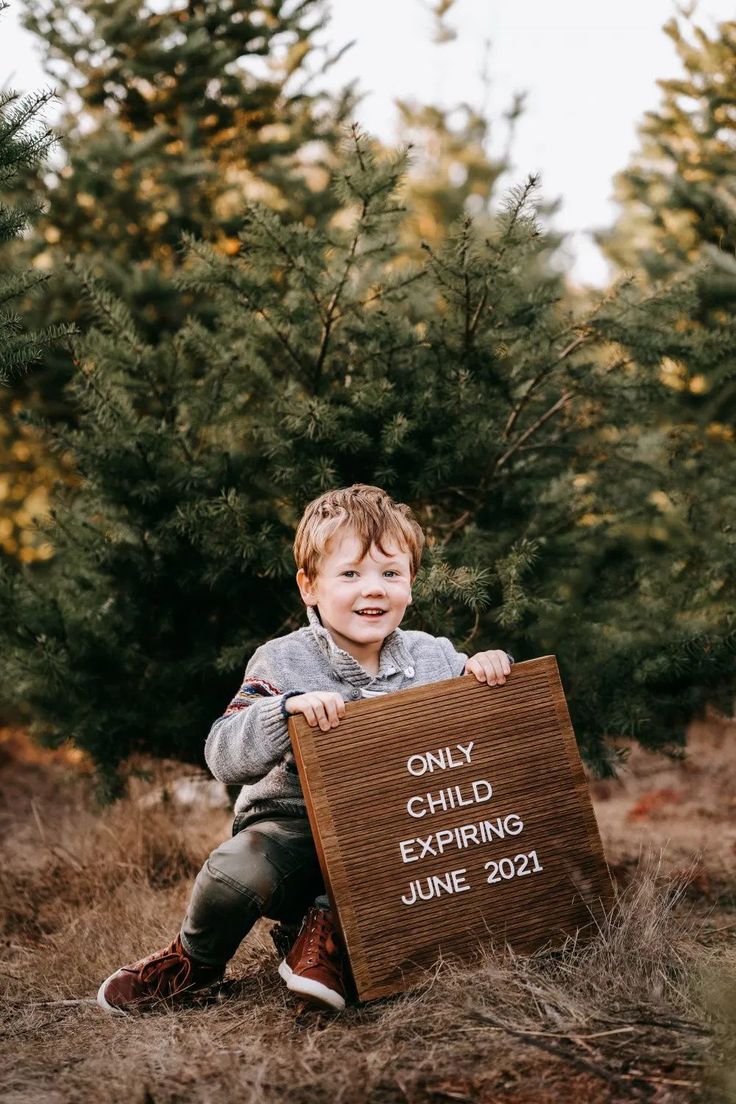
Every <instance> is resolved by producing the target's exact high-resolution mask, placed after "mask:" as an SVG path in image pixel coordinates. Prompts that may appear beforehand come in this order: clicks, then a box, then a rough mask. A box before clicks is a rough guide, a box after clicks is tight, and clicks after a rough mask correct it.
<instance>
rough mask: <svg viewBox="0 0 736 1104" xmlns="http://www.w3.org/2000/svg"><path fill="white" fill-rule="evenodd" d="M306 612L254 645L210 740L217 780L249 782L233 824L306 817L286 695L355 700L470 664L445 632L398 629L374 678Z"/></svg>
mask: <svg viewBox="0 0 736 1104" xmlns="http://www.w3.org/2000/svg"><path fill="white" fill-rule="evenodd" d="M307 615H308V618H309V624H308V625H305V626H304V628H301V629H298V630H297V631H296V632H293V633H289V635H288V636H280V637H277V638H276V639H275V640H269V641H268V642H267V643H266V644H263V645H262V646H261V647H260V648H257V649H256V651H255V652H254V653H253V656H252V658H251V660H250V662H249V663H248V666H247V667H246V669H245V676H244V679H243V684H242V686H241V687H240V689H239V691H238V693H237V694H236V695H235V697H234V698H233V700H232V702H231V703H230V705H229V706H228V708H227V709H226V711H225V713H224V715H223V716H222V717H220V718H219V719H218V720H216V721H215V723H214V724H213V725H212V728H211V729H210V733H209V736H208V737H207V743H206V745H205V758H206V760H207V764H208V766H209V768H210V770H211V771H212V773H213V774H214V776H215V778H218V779H219V780H220V781H221V782H227V783H241V782H242V783H246V785H244V786H243V788H242V790H241V791H240V795H239V796H238V800H237V801H236V803H235V817H236V825H238V824H240V823H243V822H244V820H245V819H246V818H247V817H248V816H249V815H250V814H252V813H262V812H280V813H289V814H292V815H301V816H305V815H306V813H305V808H304V798H303V796H302V791H301V787H300V785H299V776H298V774H297V770H296V764H295V763H294V756H293V754H292V752H291V745H290V742H289V732H288V727H287V726H288V717H287V715H286V714H285V711H284V702H285V700H286V697H287V696H288V695H289V693H293V692H295V691H297V692H300V693H306V692H307V691H309V690H324V691H333V692H335V693H337V694H340V695H342V697H343V698H344V700H345V701H356V700H357V699H359V698H363V697H374V696H377V695H379V694H391V693H393V692H394V691H395V690H406V689H409V688H410V687H412V686H422V685H423V684H424V683H427V682H438V681H439V680H440V679H448V678H454V677H456V676H457V675H461V674H462V673H463V671H464V669H465V664H466V662H467V659H468V657H467V656H466V655H464V654H463V653H462V652H456V651H455V649H454V648H453V646H452V644H451V643H450V641H449V640H448V639H447V638H446V637H444V636H440V637H436V636H430V635H429V633H425V632H416V631H408V630H407V631H404V630H402V629H395V630H394V631H393V632H392V633H390V634H389V635H388V636H387V637H386V639H385V640H384V642H383V646H382V648H381V656H380V663H379V669H378V674H377V675H376V676H373V675H370V674H369V673H368V672H367V671H366V670H365V668H363V667H362V666H361V665H360V663H358V661H357V659H354V658H353V656H351V655H350V654H349V653H348V652H344V651H343V650H342V649H341V648H338V647H337V645H336V644H335V643H334V641H333V639H332V637H331V636H330V634H329V633H328V631H327V630H326V629H325V628H323V626H322V624H321V622H320V620H319V618H318V616H317V614H316V613H315V612H314V610H313V609H312V608H311V607H310V608H308V609H307Z"/></svg>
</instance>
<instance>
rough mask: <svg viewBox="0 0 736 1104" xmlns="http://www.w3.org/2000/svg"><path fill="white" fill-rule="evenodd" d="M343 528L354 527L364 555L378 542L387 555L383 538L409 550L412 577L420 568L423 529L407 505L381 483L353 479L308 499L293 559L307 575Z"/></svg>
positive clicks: (295, 542) (311, 574)
mask: <svg viewBox="0 0 736 1104" xmlns="http://www.w3.org/2000/svg"><path fill="white" fill-rule="evenodd" d="M340 529H351V530H352V531H353V532H354V533H355V535H356V537H357V538H358V540H359V541H360V542H361V556H365V555H366V554H367V553H368V551H369V550H370V548H371V547H372V546H373V545H374V544H375V545H376V547H377V548H379V549H380V550H381V552H383V554H384V555H387V554H388V552H387V549H386V548H385V546H384V542H385V543H388V544H390V545H394V546H396V547H398V548H400V549H402V550H403V551H406V552H408V553H409V559H410V561H411V575H412V578H414V576H415V575H416V573H417V571H418V570H419V562H420V560H421V558H422V549H423V548H424V533H423V532H422V529H421V526H420V525H419V523H418V522H417V521H416V519H415V517H414V515H413V514H412V512H411V510H410V509H409V507H408V506H405V505H404V504H403V502H394V500H393V499H392V498H391V496H390V495H388V494H386V492H385V491H382V490H381V488H380V487H369V486H368V485H367V484H366V483H354V484H353V486H352V487H342V488H340V490H337V491H327V492H326V493H325V494H322V495H320V496H319V498H315V499H314V500H313V501H312V502H310V503H309V505H308V506H307V508H306V509H305V511H304V513H303V514H302V519H301V521H300V522H299V528H298V529H297V531H296V539H295V541H294V559H295V560H296V566H297V567H298V568H301V569H302V570H303V571H304V573H305V575H306V576H307V578H309V579H314V578H315V576H316V574H317V568H318V561H319V559H320V557H321V556H323V555H324V552H325V549H326V548H327V545H328V543H329V541H330V540H331V539H332V537H334V535H335V533H337V532H338V530H340Z"/></svg>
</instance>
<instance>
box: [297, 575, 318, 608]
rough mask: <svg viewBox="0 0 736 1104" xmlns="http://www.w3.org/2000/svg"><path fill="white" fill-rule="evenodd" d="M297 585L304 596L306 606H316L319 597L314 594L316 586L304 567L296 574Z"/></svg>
mask: <svg viewBox="0 0 736 1104" xmlns="http://www.w3.org/2000/svg"><path fill="white" fill-rule="evenodd" d="M296 585H297V586H298V587H299V593H300V594H301V596H302V601H303V602H304V605H305V606H316V605H317V596H316V594H315V592H314V586H313V585H312V581H311V579H310V578H309V576H308V575H307V573H306V571H305V570H304V568H303V567H300V568H299V570H298V571H297V573H296Z"/></svg>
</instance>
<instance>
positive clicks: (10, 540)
mask: <svg viewBox="0 0 736 1104" xmlns="http://www.w3.org/2000/svg"><path fill="white" fill-rule="evenodd" d="M5 6H6V5H4V4H0V14H1V13H2V11H3V9H4V8H5ZM52 98H53V95H52V93H51V92H50V91H44V92H36V93H31V94H29V95H24V96H22V95H21V94H20V93H18V92H14V91H12V90H5V91H2V92H0V246H2V249H3V264H2V266H1V269H0V388H1V389H2V390H0V401H1V402H2V404H3V414H2V415H0V471H2V473H3V474H2V476H1V477H0V507H1V509H0V557H2V556H3V555H7V554H11V555H18V556H19V557H20V558H21V559H25V558H30V557H29V553H30V549H31V544H32V543H33V537H32V536H31V535H30V534H20V533H19V531H18V529H15V531H14V523H21V522H25V523H27V522H28V521H29V520H30V517H29V515H27V514H25V513H24V512H23V504H24V501H25V499H26V495H27V491H28V487H29V485H30V486H32V485H33V484H34V482H35V480H36V479H37V477H38V476H37V473H35V472H32V470H31V467H32V464H31V461H32V460H33V453H32V450H31V449H30V447H29V446H27V445H26V444H25V442H22V441H20V440H18V439H17V437H16V435H15V432H14V427H12V426H11V423H10V418H11V417H12V415H13V413H14V410H13V392H12V390H11V384H12V385H14V386H17V381H18V380H19V379H22V378H23V377H24V375H25V374H26V373H27V372H28V370H29V369H30V368H31V367H32V366H34V365H36V364H37V363H38V362H39V360H40V359H41V357H42V355H43V354H44V353H45V352H46V351H47V350H49V349H50V348H54V347H57V346H59V345H60V344H61V341H62V339H63V338H64V337H65V335H66V334H67V333H68V331H69V327H67V326H64V325H54V326H48V325H44V326H35V327H34V326H33V323H32V321H31V320H29V319H28V317H27V316H28V314H29V311H28V301H29V299H37V300H38V299H40V298H41V296H40V291H41V289H42V288H43V289H44V290H45V291H48V279H49V274H48V273H47V272H44V271H42V270H39V269H38V268H31V267H30V266H28V265H25V266H20V265H16V264H14V263H13V256H12V254H11V247H12V244H13V243H14V242H17V241H18V240H19V238H20V237H21V236H22V235H23V234H24V233H25V232H26V231H27V229H28V226H29V223H30V221H31V220H32V219H33V218H36V217H37V216H38V214H39V208H38V205H37V204H34V203H31V202H29V201H28V199H27V193H28V183H29V179H30V177H31V176H32V175H33V174H34V173H35V172H36V171H37V168H38V166H39V165H40V164H41V163H42V162H43V161H44V159H45V157H46V155H47V154H48V152H49V149H50V147H51V146H52V144H53V142H54V140H55V139H54V136H53V134H52V132H51V130H50V129H49V127H48V126H47V125H46V123H45V120H44V112H45V109H46V108H47V107H48V105H49V103H50V101H51V100H52ZM5 200H7V202H5ZM11 473H14V475H15V478H13V479H12V480H11V478H10V475H11ZM23 541H25V543H23Z"/></svg>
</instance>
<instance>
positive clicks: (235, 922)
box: [181, 814, 324, 966]
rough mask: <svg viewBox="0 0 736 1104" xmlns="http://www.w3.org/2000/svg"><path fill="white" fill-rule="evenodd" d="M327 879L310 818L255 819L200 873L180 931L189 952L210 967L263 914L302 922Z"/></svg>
mask: <svg viewBox="0 0 736 1104" xmlns="http://www.w3.org/2000/svg"><path fill="white" fill-rule="evenodd" d="M321 894H324V883H323V881H322V874H321V871H320V867H319V861H318V859H317V852H316V850H315V847H314V840H313V839H312V833H311V831H310V829H309V821H308V820H307V819H306V817H291V816H277V815H274V814H269V815H267V816H263V817H260V818H251V819H250V820H249V821H248V822H247V823H246V825H245V827H243V828H241V829H240V830H239V831H238V832H236V834H235V835H234V836H232V838H231V839H229V840H227V841H226V842H225V843H223V844H221V845H220V846H219V847H217V848H215V850H214V851H213V852H212V853H211V855H210V856H209V858H208V859H207V861H206V862H205V864H204V866H203V867H202V869H201V870H200V872H199V874H198V875H197V880H196V881H195V883H194V889H193V891H192V896H191V898H190V901H189V908H188V909H187V914H186V918H185V920H184V923H183V925H182V929H181V941H182V944H183V945H184V949H185V951H186V952H187V953H188V954H190V955H191V956H192V958H196V959H198V960H199V961H200V962H206V963H208V964H209V965H213V966H214V965H220V964H223V965H224V963H225V962H227V961H228V959H230V958H232V956H233V955H234V954H235V952H236V950H237V949H238V946H239V944H240V942H241V940H242V939H243V938H244V937H245V936H246V935H247V934H248V932H249V931H250V929H251V928H252V927H253V925H254V924H255V922H256V920H258V918H259V917H261V916H266V917H268V918H269V919H272V920H280V921H281V922H282V923H285V924H298V923H299V922H300V921H301V919H302V917H303V916H304V914H305V913H306V911H307V909H308V908H309V906H310V905H311V904H312V903H313V901H314V900H315V897H317V896H318V895H321Z"/></svg>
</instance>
